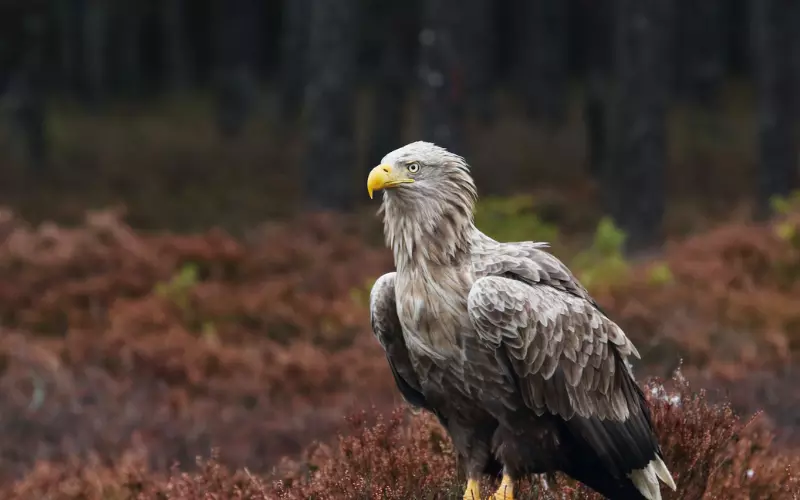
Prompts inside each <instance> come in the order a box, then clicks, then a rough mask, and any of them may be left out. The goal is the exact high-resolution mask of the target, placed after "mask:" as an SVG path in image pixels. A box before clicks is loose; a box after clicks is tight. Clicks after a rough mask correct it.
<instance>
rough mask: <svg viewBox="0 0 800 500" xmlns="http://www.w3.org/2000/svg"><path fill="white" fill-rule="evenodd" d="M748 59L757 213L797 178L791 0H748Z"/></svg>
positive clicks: (795, 49) (763, 211) (795, 41)
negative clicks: (754, 98) (754, 106)
mask: <svg viewBox="0 0 800 500" xmlns="http://www.w3.org/2000/svg"><path fill="white" fill-rule="evenodd" d="M751 7H752V16H751V19H752V22H753V26H752V34H753V65H754V71H755V75H756V88H757V94H758V138H759V142H760V144H759V159H760V161H759V168H758V187H759V192H758V194H759V197H758V198H759V207H758V209H759V215H760V216H761V217H766V216H768V215H769V213H770V199H771V198H772V197H773V196H776V195H777V196H786V195H788V194H789V193H790V192H791V191H792V189H793V188H795V186H796V183H797V150H796V147H795V129H796V123H797V109H798V108H797V86H798V84H800V79H798V75H797V61H796V59H797V57H798V56H800V54H798V34H797V30H798V24H797V23H798V22H799V21H800V15H798V13H799V12H800V7H799V6H798V4H797V2H796V1H795V0H753V2H752V3H751Z"/></svg>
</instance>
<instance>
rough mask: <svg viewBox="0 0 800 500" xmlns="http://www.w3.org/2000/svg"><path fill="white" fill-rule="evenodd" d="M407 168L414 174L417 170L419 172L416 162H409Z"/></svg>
mask: <svg viewBox="0 0 800 500" xmlns="http://www.w3.org/2000/svg"><path fill="white" fill-rule="evenodd" d="M407 168H408V171H409V172H411V173H412V174H416V173H417V172H419V163H416V162H414V163H409V164H408V167H407Z"/></svg>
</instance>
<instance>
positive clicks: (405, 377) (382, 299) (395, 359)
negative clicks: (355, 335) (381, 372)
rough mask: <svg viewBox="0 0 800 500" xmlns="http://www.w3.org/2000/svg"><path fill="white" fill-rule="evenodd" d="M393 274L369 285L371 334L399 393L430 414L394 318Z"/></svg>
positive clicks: (397, 320)
mask: <svg viewBox="0 0 800 500" xmlns="http://www.w3.org/2000/svg"><path fill="white" fill-rule="evenodd" d="M395 274H396V273H393V272H392V273H386V274H384V275H383V276H381V277H380V278H378V280H377V281H376V282H375V284H374V285H373V286H372V291H371V292H370V297H369V313H370V322H371V323H372V331H373V333H374V334H375V337H376V338H377V339H378V342H380V344H381V346H383V350H384V351H385V352H386V360H387V361H388V362H389V368H391V370H392V375H393V376H394V380H395V382H396V383H397V388H398V389H399V390H400V393H401V394H402V395H403V397H404V398H405V399H406V401H408V402H409V403H410V404H412V405H413V406H416V407H420V408H425V409H427V410H430V411H432V409H431V408H430V407H429V405H428V402H427V401H426V399H425V396H424V395H423V394H422V388H421V386H420V383H419V379H418V377H417V374H416V373H415V372H414V369H413V367H412V366H411V360H410V359H409V357H408V348H406V343H405V340H404V339H403V330H402V328H401V327H400V319H399V318H398V317H397V303H396V302H395V296H394V280H395Z"/></svg>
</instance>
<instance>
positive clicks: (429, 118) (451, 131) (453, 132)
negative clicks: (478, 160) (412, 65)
mask: <svg viewBox="0 0 800 500" xmlns="http://www.w3.org/2000/svg"><path fill="white" fill-rule="evenodd" d="M461 11H462V9H461V4H460V2H458V1H457V0H426V1H425V2H423V7H422V30H421V31H420V53H419V65H420V68H419V76H420V78H421V88H420V104H421V108H422V109H421V111H422V139H423V140H426V141H430V142H433V143H436V144H438V145H439V146H442V147H445V148H448V149H450V150H451V151H453V152H456V153H460V154H462V155H464V154H467V153H466V152H465V151H464V149H463V147H464V137H463V116H464V98H465V88H464V87H465V82H464V68H463V66H462V62H463V49H462V47H461V46H459V42H460V37H459V36H457V31H458V27H459V25H460V23H459V20H460V19H459V13H460V12H461Z"/></svg>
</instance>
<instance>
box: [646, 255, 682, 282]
mask: <svg viewBox="0 0 800 500" xmlns="http://www.w3.org/2000/svg"><path fill="white" fill-rule="evenodd" d="M647 281H648V283H650V284H651V285H653V286H663V285H669V284H671V283H673V282H674V281H675V276H674V275H673V274H672V270H671V269H670V268H669V264H667V263H666V262H663V261H660V262H656V263H655V264H654V265H653V266H651V267H650V271H649V273H648V275H647Z"/></svg>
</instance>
